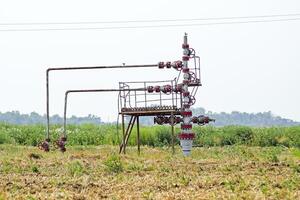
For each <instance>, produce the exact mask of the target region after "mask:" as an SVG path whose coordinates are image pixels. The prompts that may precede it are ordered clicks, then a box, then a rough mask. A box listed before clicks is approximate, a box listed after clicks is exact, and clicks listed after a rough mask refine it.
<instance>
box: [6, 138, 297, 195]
mask: <svg viewBox="0 0 300 200" xmlns="http://www.w3.org/2000/svg"><path fill="white" fill-rule="evenodd" d="M246 137H248V136H247V135H246ZM242 138H243V136H242ZM117 151H118V148H117V146H107V145H102V146H100V147H94V146H88V147H82V146H73V147H70V148H68V151H67V152H65V153H61V152H59V151H50V152H48V153H45V152H43V151H40V150H38V149H37V148H35V147H28V146H15V145H0V199H299V198H300V196H299V191H300V162H299V159H300V157H299V155H300V153H299V152H300V151H299V150H298V149H297V148H285V147H280V146H279V147H249V146H245V145H233V146H225V147H209V148H207V147H201V148H194V149H193V151H192V155H191V156H190V157H188V158H186V157H183V156H182V153H181V150H180V149H179V148H176V152H175V155H172V154H171V150H170V149H165V148H159V147H158V148H149V147H145V146H144V147H143V148H142V152H141V155H140V156H138V155H137V152H136V148H135V147H129V148H128V150H127V154H126V155H120V156H119V155H117Z"/></svg>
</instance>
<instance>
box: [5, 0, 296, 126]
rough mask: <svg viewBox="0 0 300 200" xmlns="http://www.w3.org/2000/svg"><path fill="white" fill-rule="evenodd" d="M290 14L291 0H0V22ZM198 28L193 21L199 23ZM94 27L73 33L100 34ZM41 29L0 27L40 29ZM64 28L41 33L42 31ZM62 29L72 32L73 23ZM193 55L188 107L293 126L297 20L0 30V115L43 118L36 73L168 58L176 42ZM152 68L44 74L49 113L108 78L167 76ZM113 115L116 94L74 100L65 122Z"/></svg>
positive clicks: (107, 83)
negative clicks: (197, 67) (195, 66)
mask: <svg viewBox="0 0 300 200" xmlns="http://www.w3.org/2000/svg"><path fill="white" fill-rule="evenodd" d="M291 13H300V1H299V0H298V1H297V0H226V1H224V0H210V1H203V0H201V1H200V0H195V1H182V0H180V1H179V0H169V1H166V0H165V1H164V0H159V1H156V0H151V1H141V0H135V1H132V0H127V1H113V0H109V1H99V0H97V1H89V0H84V1H83V0H82V1H75V0H70V1H67V0H65V1H61V0H51V1H40V0H39V1H38V0H36V1H34V0H26V1H24V0H19V1H16V0H1V1H0V23H19V22H21V23H28V22H42V23H44V22H81V21H115V20H149V19H181V18H207V17H230V16H254V15H273V14H291ZM201 23H202V22H201ZM102 26H103V25H102V24H97V25H86V26H80V27H102ZM40 27H41V26H3V25H1V26H0V29H1V30H3V29H9V28H16V29H20V28H40ZM53 27H59V28H65V27H66V25H61V26H43V27H42V28H53ZM67 27H79V26H78V25H76V26H75V25H73V26H67ZM184 32H187V33H188V34H189V43H190V46H191V47H193V48H194V49H196V51H197V52H198V54H199V55H200V56H201V59H202V60H201V62H202V63H201V64H202V84H203V87H201V88H200V89H199V91H198V95H197V104H196V105H195V106H196V107H197V106H201V107H204V108H206V109H207V110H211V111H214V112H221V111H225V112H231V111H245V112H263V111H269V110H270V111H272V112H273V113H275V114H276V115H280V116H282V117H286V118H290V119H294V120H298V121H300V105H299V104H300V90H299V87H300V79H299V76H300V56H299V45H300V37H299V36H300V21H285V22H271V23H253V24H251V23H249V24H232V25H211V26H193V27H172V28H148V29H114V30H89V31H86V30H85V31H35V32H34V31H32V32H22V31H15V32H7V31H0V111H1V112H6V111H12V110H19V111H20V112H22V113H30V112H32V111H36V112H38V113H41V114H43V113H45V71H46V69H47V68H48V67H57V66H93V65H119V64H121V63H126V64H153V63H157V62H158V61H168V60H171V61H172V60H178V59H180V58H181V55H182V49H181V44H182V36H183V34H184ZM174 76H176V72H174V71H172V70H168V71H159V70H157V69H151V70H149V69H147V70H140V69H139V70H127V71H124V70H123V71H118V70H111V71H103V70H102V71H89V72H82V71H80V72H78V71H77V72H68V73H65V72H53V73H51V79H50V81H51V82H50V83H51V107H50V110H51V114H56V113H57V114H60V115H62V113H63V100H64V91H65V90H67V89H82V88H117V87H118V81H123V80H124V81H126V80H136V81H138V80H159V79H164V78H169V79H170V78H173V77H174ZM90 113H91V114H95V115H98V116H101V117H102V118H103V120H110V121H113V120H115V119H116V117H117V96H116V94H105V95H102V94H85V95H82V94H81V95H80V94H76V95H75V94H74V95H72V96H71V97H70V111H69V115H72V114H75V115H79V116H82V115H87V114H90Z"/></svg>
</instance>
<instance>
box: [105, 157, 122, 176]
mask: <svg viewBox="0 0 300 200" xmlns="http://www.w3.org/2000/svg"><path fill="white" fill-rule="evenodd" d="M104 165H105V167H106V170H107V171H108V172H112V173H120V172H122V171H123V164H122V162H121V159H120V157H119V156H118V155H116V154H113V155H111V156H110V157H109V158H108V159H106V160H105V161H104Z"/></svg>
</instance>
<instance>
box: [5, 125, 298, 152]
mask: <svg viewBox="0 0 300 200" xmlns="http://www.w3.org/2000/svg"><path fill="white" fill-rule="evenodd" d="M67 130H68V145H69V146H72V145H104V144H106V145H117V144H119V143H120V141H121V134H122V133H121V130H119V134H118V133H117V129H116V126H115V125H98V126H97V125H89V124H86V125H80V126H78V125H69V126H68V129H67ZM194 131H195V133H196V140H195V142H194V144H195V145H198V146H226V145H234V144H242V145H248V146H261V147H264V146H266V147H268V146H285V147H300V127H299V126H294V127H270V128H250V127H243V126H226V127H220V128H216V127H212V126H204V127H196V126H195V128H194ZM179 132H180V130H179V128H176V133H179ZM61 133H62V128H61V126H58V125H54V126H51V138H52V140H57V139H58V137H59V136H60V134H61ZM44 135H45V126H44V125H9V124H0V144H18V145H29V146H36V145H37V144H38V143H39V142H41V141H43V140H44V138H45V136H44ZM141 143H142V145H148V146H152V147H161V146H168V145H170V143H171V129H170V126H144V127H141ZM177 143H178V141H177ZM135 144H136V129H135V128H134V129H133V133H132V135H131V137H130V140H129V145H135Z"/></svg>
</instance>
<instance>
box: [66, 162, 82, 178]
mask: <svg viewBox="0 0 300 200" xmlns="http://www.w3.org/2000/svg"><path fill="white" fill-rule="evenodd" d="M67 169H68V172H69V174H70V175H71V176H73V177H75V176H80V175H82V174H83V173H84V166H83V164H82V163H81V162H80V161H79V160H75V161H73V162H71V163H69V164H68V165H67Z"/></svg>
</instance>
